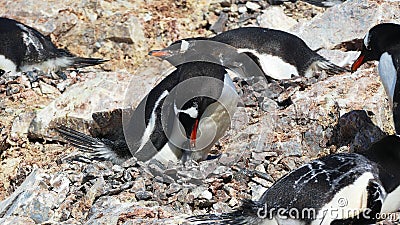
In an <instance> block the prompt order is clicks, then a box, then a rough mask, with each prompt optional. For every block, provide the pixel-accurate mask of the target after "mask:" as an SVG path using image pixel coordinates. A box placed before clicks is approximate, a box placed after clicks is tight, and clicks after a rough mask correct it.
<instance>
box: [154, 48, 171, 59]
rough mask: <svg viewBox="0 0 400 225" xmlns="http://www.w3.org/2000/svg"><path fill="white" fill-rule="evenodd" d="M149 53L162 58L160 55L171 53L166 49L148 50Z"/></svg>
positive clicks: (164, 55)
mask: <svg viewBox="0 0 400 225" xmlns="http://www.w3.org/2000/svg"><path fill="white" fill-rule="evenodd" d="M149 55H151V56H156V57H160V58H162V57H166V56H170V55H171V53H170V52H168V51H165V50H152V51H150V52H149Z"/></svg>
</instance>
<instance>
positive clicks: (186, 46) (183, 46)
mask: <svg viewBox="0 0 400 225" xmlns="http://www.w3.org/2000/svg"><path fill="white" fill-rule="evenodd" d="M188 49H189V42H187V41H185V40H182V42H181V50H180V51H181V52H185V51H186V50H188Z"/></svg>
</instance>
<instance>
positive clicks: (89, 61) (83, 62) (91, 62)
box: [72, 57, 109, 68]
mask: <svg viewBox="0 0 400 225" xmlns="http://www.w3.org/2000/svg"><path fill="white" fill-rule="evenodd" d="M107 61H109V60H107V59H98V58H83V57H74V58H73V63H72V66H74V67H76V68H80V67H86V66H95V65H99V64H102V63H104V62H107Z"/></svg>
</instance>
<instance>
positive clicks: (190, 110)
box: [174, 103, 199, 119]
mask: <svg viewBox="0 0 400 225" xmlns="http://www.w3.org/2000/svg"><path fill="white" fill-rule="evenodd" d="M197 108H198V106H197V103H194V104H193V106H192V107H190V108H187V109H178V108H177V107H176V103H174V111H175V114H176V115H178V113H185V114H187V115H189V116H190V117H192V118H193V119H195V118H197V116H198V115H199V111H198V109H197Z"/></svg>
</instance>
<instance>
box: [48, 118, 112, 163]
mask: <svg viewBox="0 0 400 225" xmlns="http://www.w3.org/2000/svg"><path fill="white" fill-rule="evenodd" d="M55 130H56V131H57V132H58V133H59V134H60V135H61V137H62V138H64V139H65V140H66V141H67V142H68V143H69V144H71V145H72V146H74V147H76V148H79V149H81V150H82V151H83V152H87V153H90V155H91V156H93V157H96V158H100V159H105V160H111V161H113V159H115V153H114V152H113V150H112V148H111V147H110V146H108V145H107V144H106V143H104V142H103V141H102V140H101V139H99V138H94V137H91V136H89V135H86V134H84V133H81V132H79V131H76V130H73V129H71V128H68V127H66V126H63V125H59V126H57V127H56V128H55Z"/></svg>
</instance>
